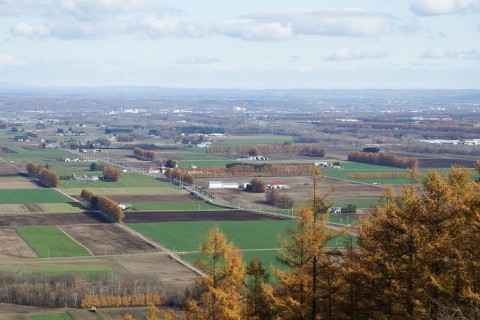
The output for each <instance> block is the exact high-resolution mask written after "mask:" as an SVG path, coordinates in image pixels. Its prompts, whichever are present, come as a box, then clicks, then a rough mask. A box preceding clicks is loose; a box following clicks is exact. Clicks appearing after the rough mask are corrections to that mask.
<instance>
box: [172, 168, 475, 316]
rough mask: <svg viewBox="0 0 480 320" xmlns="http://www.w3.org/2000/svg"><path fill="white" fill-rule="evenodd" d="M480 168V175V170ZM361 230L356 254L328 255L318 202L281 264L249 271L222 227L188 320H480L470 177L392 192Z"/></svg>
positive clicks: (204, 262)
mask: <svg viewBox="0 0 480 320" xmlns="http://www.w3.org/2000/svg"><path fill="white" fill-rule="evenodd" d="M479 168H480V166H479ZM383 196H384V200H385V202H386V203H385V204H384V205H383V206H381V207H379V208H375V209H372V212H371V213H370V215H369V218H368V219H366V220H365V222H362V224H361V226H360V227H359V229H358V242H357V246H353V245H352V244H351V243H346V244H345V247H346V249H345V250H343V251H339V250H331V249H327V247H326V246H327V242H328V241H329V240H330V239H332V237H334V235H333V234H332V233H330V232H328V231H327V230H326V229H325V217H326V215H325V214H324V213H326V212H327V211H328V205H327V204H326V203H325V202H324V201H323V198H322V197H320V196H318V195H317V196H316V197H315V198H313V199H312V200H311V201H310V203H309V204H308V205H306V206H302V207H299V208H297V209H296V211H295V214H296V221H297V223H296V225H294V226H292V227H290V228H289V229H288V230H287V233H286V236H285V237H279V241H280V247H281V248H283V249H281V250H278V251H277V259H278V260H279V261H280V262H281V263H282V264H284V265H285V266H286V268H280V269H279V268H276V267H273V266H272V267H271V272H272V274H273V275H274V277H275V280H274V281H272V282H268V273H267V270H266V269H265V267H264V266H262V264H261V263H260V261H256V260H254V261H252V262H251V263H250V264H249V265H248V266H247V265H245V263H244V262H243V257H242V253H241V252H240V251H239V250H238V249H237V248H236V247H235V245H234V244H233V243H230V242H228V241H227V239H226V236H225V234H223V233H222V232H221V231H220V230H219V229H218V227H213V228H212V229H211V230H209V232H208V233H207V236H206V239H205V242H204V243H203V244H201V245H200V247H199V251H200V253H201V254H202V258H200V259H198V260H197V261H196V266H197V267H199V268H201V269H202V270H203V271H204V272H205V273H206V276H205V277H203V278H202V279H200V280H199V282H198V285H197V290H198V291H197V293H196V294H192V295H190V296H189V297H188V298H187V300H186V301H185V303H184V310H185V315H184V316H178V317H177V319H187V320H193V319H195V320H203V319H212V320H213V319H215V320H224V319H230V320H234V319H235V320H240V319H262V320H263V319H265V320H273V319H275V320H279V319H285V320H287V319H288V320H290V319H293V320H297V319H298V320H316V319H328V320H333V319H340V320H342V319H412V320H413V319H420V320H422V319H425V320H427V319H436V320H447V319H459V320H460V319H462V320H463V319H478V318H479V317H480V246H478V243H479V241H480V214H478V212H480V187H479V185H478V183H477V182H471V180H470V175H469V172H468V171H466V170H460V169H456V168H453V169H452V171H451V172H450V173H449V174H448V176H446V177H442V176H441V175H439V174H438V173H437V172H429V173H428V174H426V175H425V176H424V177H423V182H422V184H421V185H416V186H411V187H404V188H403V189H402V194H401V196H397V195H395V194H394V192H393V188H390V189H385V190H384V194H383Z"/></svg>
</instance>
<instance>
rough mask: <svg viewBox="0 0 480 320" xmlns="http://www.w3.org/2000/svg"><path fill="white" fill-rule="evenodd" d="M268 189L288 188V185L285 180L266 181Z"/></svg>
mask: <svg viewBox="0 0 480 320" xmlns="http://www.w3.org/2000/svg"><path fill="white" fill-rule="evenodd" d="M267 188H268V189H290V186H289V185H288V184H286V183H285V182H267Z"/></svg>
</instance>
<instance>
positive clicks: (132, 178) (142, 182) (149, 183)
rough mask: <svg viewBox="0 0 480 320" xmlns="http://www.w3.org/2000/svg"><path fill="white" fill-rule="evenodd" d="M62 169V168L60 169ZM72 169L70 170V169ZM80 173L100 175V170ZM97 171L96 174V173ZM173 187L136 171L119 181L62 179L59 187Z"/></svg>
mask: <svg viewBox="0 0 480 320" xmlns="http://www.w3.org/2000/svg"><path fill="white" fill-rule="evenodd" d="M60 171H61V170H60ZM69 171H70V170H69ZM78 173H79V174H77V176H79V175H80V174H85V175H100V174H101V173H100V172H96V171H89V172H82V171H78ZM95 173H96V174H95ZM147 187H148V188H162V187H164V188H171V184H170V183H167V182H163V181H160V180H157V179H153V178H150V177H147V176H145V175H143V174H139V173H135V172H125V173H123V174H122V176H121V177H120V180H119V181H118V182H106V181H101V180H98V181H78V180H61V181H60V185H59V188H62V189H69V188H89V189H93V188H147Z"/></svg>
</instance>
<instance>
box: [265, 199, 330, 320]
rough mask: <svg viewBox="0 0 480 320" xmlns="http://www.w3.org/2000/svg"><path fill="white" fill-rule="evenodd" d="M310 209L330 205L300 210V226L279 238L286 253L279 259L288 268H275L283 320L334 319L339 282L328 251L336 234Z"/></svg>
mask: <svg viewBox="0 0 480 320" xmlns="http://www.w3.org/2000/svg"><path fill="white" fill-rule="evenodd" d="M314 199H315V198H314ZM317 200H318V199H317ZM317 200H316V201H317ZM316 201H315V202H316ZM311 207H313V208H317V209H319V208H326V207H327V206H326V205H325V204H323V205H322V204H318V203H314V205H313V206H303V207H299V208H297V210H296V219H297V225H296V226H294V227H292V228H289V229H288V230H287V237H285V238H282V237H280V238H279V240H280V244H281V246H282V247H283V250H279V251H278V252H277V257H278V259H279V260H280V262H282V263H283V264H285V265H286V266H287V267H288V269H286V270H280V269H277V268H273V272H274V274H275V276H276V277H277V278H278V282H277V283H276V284H275V285H274V292H273V299H274V301H275V304H276V306H277V308H278V312H279V316H280V318H282V319H302V320H303V319H311V320H315V319H319V318H322V319H323V318H326V319H334V311H333V303H332V300H333V299H334V298H333V295H334V294H335V292H336V290H337V289H338V286H337V285H338V283H337V281H336V280H335V277H334V276H333V273H334V272H335V269H336V268H335V267H334V263H335V262H334V259H332V257H331V255H330V254H328V253H327V252H326V250H325V247H326V244H327V242H328V240H330V239H331V238H333V235H332V234H331V233H330V232H328V231H327V230H326V229H325V216H322V217H320V216H318V217H317V214H315V212H314V211H313V210H312V209H311Z"/></svg>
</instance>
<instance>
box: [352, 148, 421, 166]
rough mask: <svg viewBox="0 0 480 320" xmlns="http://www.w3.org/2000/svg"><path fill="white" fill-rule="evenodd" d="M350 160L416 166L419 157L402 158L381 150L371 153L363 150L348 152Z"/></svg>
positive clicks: (385, 164) (383, 164) (384, 164)
mask: <svg viewBox="0 0 480 320" xmlns="http://www.w3.org/2000/svg"><path fill="white" fill-rule="evenodd" d="M348 161H353V162H362V163H370V164H377V165H382V166H389V167H397V168H416V167H418V160H417V159H406V158H401V157H399V156H397V155H395V154H393V153H387V152H381V153H370V152H361V151H352V152H350V153H349V154H348Z"/></svg>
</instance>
